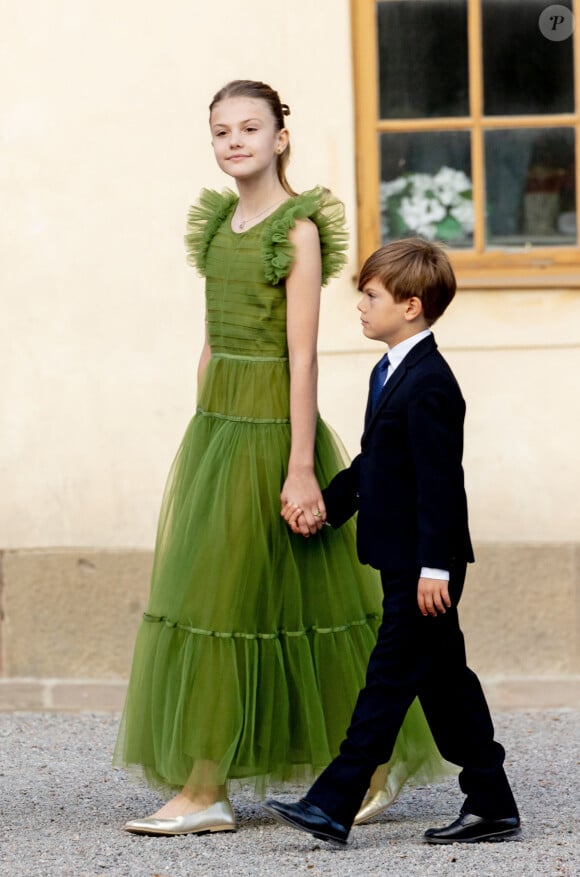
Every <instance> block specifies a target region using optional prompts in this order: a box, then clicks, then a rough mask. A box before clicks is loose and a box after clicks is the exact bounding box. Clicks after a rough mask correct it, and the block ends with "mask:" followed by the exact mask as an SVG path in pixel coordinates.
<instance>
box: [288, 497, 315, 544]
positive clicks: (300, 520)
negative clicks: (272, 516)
mask: <svg viewBox="0 0 580 877" xmlns="http://www.w3.org/2000/svg"><path fill="white" fill-rule="evenodd" d="M280 514H281V515H282V517H283V518H284V520H285V521H286V523H287V524H288V526H289V527H290V529H291V530H292V532H293V533H297V534H298V533H301V534H302V535H303V536H306V537H308V536H310V535H311V530H310V528H309V526H308V524H307V522H306V517H305V515H304V512H303V511H302V509H301V508H300V507H299V506H297V505H296V504H295V503H292V502H287V503H285V504H284V506H283V507H282V511H281V512H280ZM320 527H322V523H321V524H320ZM320 527H319V528H318V529H320Z"/></svg>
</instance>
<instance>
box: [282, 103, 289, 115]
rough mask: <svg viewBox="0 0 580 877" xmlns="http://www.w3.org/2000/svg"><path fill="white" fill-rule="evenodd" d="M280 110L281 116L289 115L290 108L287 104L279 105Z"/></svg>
mask: <svg viewBox="0 0 580 877" xmlns="http://www.w3.org/2000/svg"><path fill="white" fill-rule="evenodd" d="M280 109H281V110H282V115H283V116H289V115H290V107H289V106H288V104H280Z"/></svg>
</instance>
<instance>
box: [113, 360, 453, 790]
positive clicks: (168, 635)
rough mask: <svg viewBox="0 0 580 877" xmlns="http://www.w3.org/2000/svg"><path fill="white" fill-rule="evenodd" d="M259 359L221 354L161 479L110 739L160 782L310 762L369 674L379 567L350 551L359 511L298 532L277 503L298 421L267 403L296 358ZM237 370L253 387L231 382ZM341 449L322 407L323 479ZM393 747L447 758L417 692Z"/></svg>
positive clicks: (334, 736) (322, 757) (431, 768)
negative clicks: (127, 674) (149, 571)
mask: <svg viewBox="0 0 580 877" xmlns="http://www.w3.org/2000/svg"><path fill="white" fill-rule="evenodd" d="M263 365H264V367H266V366H268V371H264V374H263V380H262V381H260V380H258V381H256V380H255V375H254V378H253V380H252V381H251V382H250V383H248V381H247V380H245V377H244V374H243V370H244V368H245V367H248V368H249V367H252V368H253V369H254V371H255V370H256V368H257V369H258V371H259V368H260V364H259V363H258V364H256V363H252V364H250V363H245V362H243V361H235V357H234V358H232V359H231V360H229V359H228V358H227V357H225V358H223V359H220V358H216V359H215V360H212V362H211V363H210V367H209V374H208V377H207V378H206V382H205V385H204V393H203V394H202V396H201V398H200V409H199V410H198V412H197V413H196V415H195V417H194V418H193V420H192V421H191V423H190V424H189V427H188V429H187V431H186V434H185V437H184V439H183V442H182V444H181V447H180V449H179V451H178V453H177V457H176V459H175V462H174V464H173V467H172V471H171V473H170V477H169V480H168V484H167V488H166V493H165V497H164V500H163V506H162V510H161V516H160V522H159V530H158V537H157V546H156V552H155V561H154V569H153V576H152V587H151V596H150V601H149V605H148V607H147V612H146V614H145V616H144V619H143V621H142V624H141V627H140V629H139V632H138V636H137V642H136V645H135V652H134V659H133V668H132V673H131V680H130V685H129V690H128V695H127V701H126V705H125V710H124V714H123V718H122V723H121V729H120V733H119V739H118V743H117V749H116V754H115V761H116V763H118V764H124V765H127V766H129V767H131V768H133V769H135V770H137V771H139V772H141V773H142V774H144V776H145V777H146V779H147V780H148V782H149V783H150V784H151V785H153V786H160V787H169V788H180V787H182V786H184V785H188V786H189V787H190V788H191V789H192V790H193V791H196V790H198V789H200V788H204V787H207V786H210V785H214V784H218V785H219V784H221V783H224V782H226V781H227V780H231V779H238V780H242V781H247V782H250V783H252V784H253V785H254V787H255V788H256V790H257V792H258V793H263V791H264V789H265V787H266V785H267V784H269V783H272V782H277V781H285V780H290V779H294V780H295V779H301V778H305V779H306V778H310V777H312V776H313V775H315V774H316V773H318V772H319V771H320V770H321V769H322V768H323V767H324V766H325V765H326V764H328V763H329V761H330V760H331V759H332V757H333V756H334V755H335V754H336V753H337V751H338V747H339V745H340V742H341V741H342V739H343V738H344V734H345V731H346V728H347V727H348V723H349V719H350V716H351V713H352V710H353V707H354V704H355V701H356V697H357V694H358V692H359V690H360V688H361V687H362V686H363V684H364V678H365V670H366V665H367V662H368V657H369V655H370V652H371V650H372V648H373V645H374V641H375V638H376V632H377V629H378V625H379V621H380V613H381V589H380V581H379V578H378V575H377V574H376V572H375V571H374V570H371V569H370V568H368V567H362V566H361V565H360V564H359V562H358V560H357V556H356V546H355V528H354V523H353V522H349V523H348V524H346V525H345V526H344V527H342V528H341V529H340V530H337V531H334V530H332V529H331V528H330V527H324V528H323V530H322V531H321V533H320V534H319V535H317V536H316V537H311V538H308V539H304V538H303V537H301V536H296V535H293V534H292V533H291V532H290V531H289V530H288V528H287V526H286V524H285V523H284V522H283V520H282V519H281V517H280V491H281V488H282V485H283V482H284V478H285V467H286V465H287V461H288V456H289V452H290V425H289V423H288V420H287V418H284V417H279V418H276V417H271V416H270V417H267V416H265V415H266V413H268V412H270V413H271V412H272V411H274V412H276V411H277V410H281V411H283V410H284V408H285V406H287V399H284V398H283V397H284V394H285V392H286V390H285V386H286V385H287V374H286V375H284V374H281V375H280V376H279V380H277V379H276V370H277V368H279V367H281V368H282V372H284V370H285V369H287V365H286V364H285V363H284V364H283V363H282V362H281V361H280V363H278V362H276V363H271V362H269V363H268V362H267V360H264V362H263ZM246 377H247V376H246ZM260 384H263V386H262V388H261V389H260ZM216 386H220V387H221V392H220V393H219V394H218V396H217V397H212V393H213V392H214V390H215V388H216ZM244 386H246V387H248V386H252V387H253V388H254V389H253V391H252V393H253V394H254V395H255V398H253V399H252V400H248V398H247V394H246V396H245V398H243V399H241V398H238V395H239V392H240V390H239V388H240V387H244ZM228 393H229V398H224V394H225V396H227V395H228ZM272 394H274V396H276V394H278V395H280V398H279V399H278V400H277V403H278V404H274V401H273V398H271V397H272ZM248 410H251V412H252V416H251V417H248V416H247V414H244V413H240V412H244V411H246V412H247V411H248ZM224 411H227V412H228V413H227V414H224V413H223V412H224ZM262 415H263V416H262ZM343 465H344V460H343V457H342V452H341V451H340V450H339V446H338V443H337V441H336V440H335V438H334V436H333V435H332V434H331V432H330V430H329V428H328V427H327V426H326V425H325V424H324V423H323V422H322V421H319V422H318V427H317V438H316V460H315V466H316V474H317V477H318V479H319V482H320V484H322V485H324V484H326V483H328V481H329V480H330V479H331V478H332V476H333V475H334V474H335V472H336V471H338V469H339V468H341V467H342V466H343ZM394 756H395V757H396V758H398V759H399V760H404V761H405V763H406V764H407V766H408V772H409V773H410V774H413V773H415V774H416V773H417V772H418V771H420V775H421V777H422V778H428V777H430V776H433V775H435V774H436V773H440V772H443V770H444V768H443V765H442V762H441V759H440V756H439V754H438V752H437V749H436V747H435V744H434V742H433V740H432V737H431V734H430V732H429V730H428V728H427V726H426V723H425V719H424V717H423V714H422V711H421V709H420V707H419V706H418V704H415V705H414V706H413V707H412V709H411V710H410V711H409V714H408V716H407V719H406V721H405V725H404V727H403V729H402V731H401V734H400V735H399V740H398V741H397V746H396V749H395V753H394Z"/></svg>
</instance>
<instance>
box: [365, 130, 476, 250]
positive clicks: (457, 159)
mask: <svg viewBox="0 0 580 877" xmlns="http://www.w3.org/2000/svg"><path fill="white" fill-rule="evenodd" d="M380 153H381V191H380V209H381V226H382V229H381V236H382V240H383V243H384V242H386V241H389V240H393V239H395V238H400V237H404V236H406V235H410V234H419V235H421V236H422V237H425V238H427V239H428V240H439V241H446V242H448V243H449V244H451V245H452V246H453V247H470V246H471V245H472V233H473V201H472V186H471V158H470V139H469V133H468V132H467V131H428V132H424V131H421V132H415V133H413V134H381V135H380Z"/></svg>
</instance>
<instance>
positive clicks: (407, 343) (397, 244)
mask: <svg viewBox="0 0 580 877" xmlns="http://www.w3.org/2000/svg"><path fill="white" fill-rule="evenodd" d="M455 289H456V281H455V276H454V274H453V269H452V268H451V265H450V263H449V260H448V258H447V255H446V254H445V252H444V251H443V250H442V249H441V248H440V247H438V246H437V245H435V244H432V243H430V242H428V241H425V240H422V239H420V238H407V239H404V240H400V241H394V242H393V243H390V244H388V245H386V246H384V247H381V248H380V249H379V250H377V251H376V252H375V253H373V255H371V256H370V257H369V258H368V259H367V261H366V262H365V264H364V266H363V268H362V271H361V274H360V277H359V290H360V291H361V293H362V300H361V302H360V304H359V305H358V309H359V311H360V314H361V323H362V327H363V332H364V334H365V335H366V336H367V338H372V339H375V340H377V341H382V342H384V343H385V344H387V345H388V356H387V357H383V359H382V360H381V361H380V362H379V363H378V365H377V366H375V368H374V370H373V372H372V374H371V382H370V393H369V400H368V405H367V410H366V415H365V425H364V432H363V436H362V439H361V452H360V454H359V455H358V456H357V457H356V458H355V459H354V460H353V462H352V464H351V466H350V467H349V468H348V469H345V470H343V471H342V472H339V473H338V475H337V476H336V477H335V478H334V479H333V480H332V481H331V483H330V484H329V486H328V487H327V488H326V490H325V491H323V496H324V502H325V506H326V508H324V509H309V510H307V511H308V512H310V514H309V515H307V516H305V514H304V510H303V509H299V508H297V507H296V506H293V505H292V504H290V503H289V504H287V505H286V506H285V508H284V509H283V510H282V514H283V516H284V517H285V518H286V520H287V521H288V523H289V525H290V526H291V527H292V529H293V530H294V532H297V533H298V532H301V533H302V534H303V535H309V534H310V533H311V532H312V526H311V524H312V519H311V515H312V516H313V517H314V518H315V519H317V521H318V522H319V524H320V525H322V522H323V521H324V519H325V517H326V519H327V523H329V524H330V525H331V526H333V527H340V526H341V525H342V524H343V523H344V522H345V521H346V520H347V519H348V518H350V517H351V516H352V515H353V514H355V512H358V523H357V545H358V553H359V558H360V560H361V562H362V563H368V564H370V565H371V566H373V567H376V568H377V569H379V570H380V572H381V579H382V584H383V591H384V601H383V620H382V624H381V628H380V630H379V635H378V640H377V644H376V647H375V649H374V651H373V653H372V655H371V658H370V662H369V667H368V671H367V678H366V684H365V687H364V688H363V690H362V691H361V692H360V695H359V698H358V701H357V704H356V707H355V710H354V713H353V716H352V719H351V725H350V727H349V729H348V731H347V735H346V739H345V740H344V742H343V743H342V745H341V747H340V753H339V755H338V756H337V757H336V758H335V759H334V761H333V762H332V763H331V764H330V765H329V766H328V767H327V768H326V770H325V771H324V772H323V773H322V774H321V775H320V777H319V778H318V779H317V780H316V782H315V783H314V785H313V786H312V787H311V788H310V790H309V791H308V793H307V794H306V796H305V797H304V798H303V799H301V800H300V801H298V802H297V803H295V804H284V803H282V802H279V801H275V800H271V801H268V802H267V803H266V805H265V806H266V808H267V809H268V811H269V812H270V813H271V814H272V815H273V816H274V817H275V818H277V819H278V820H279V821H282V822H284V823H285V824H287V825H291V826H292V827H294V828H298V829H301V830H303V831H307V832H309V833H311V834H313V835H314V836H315V837H317V838H321V839H323V840H329V841H333V842H337V843H340V844H344V843H346V839H347V836H348V833H349V830H350V828H351V826H352V823H353V820H354V818H355V815H356V813H357V811H358V809H359V807H360V805H361V802H362V800H363V798H364V796H365V792H366V791H367V789H368V787H369V782H370V779H371V776H372V774H373V772H374V771H375V769H376V767H377V766H378V765H380V764H384V763H385V762H387V761H388V760H389V757H390V755H391V751H392V749H393V745H394V742H395V739H396V736H397V733H398V731H399V728H400V727H401V724H402V722H403V719H404V717H405V714H406V712H407V709H408V708H409V706H410V704H411V702H412V701H413V699H414V698H415V697H416V696H417V697H418V698H419V700H420V702H421V705H422V707H423V710H424V712H425V716H426V717H427V721H428V722H429V725H430V727H431V731H432V732H433V736H434V738H435V741H436V743H437V745H438V747H439V749H440V751H441V754H442V755H443V757H444V758H446V759H448V760H449V761H451V762H454V763H455V764H457V765H460V766H461V768H462V770H461V773H460V775H459V783H460V786H461V789H462V791H463V792H464V794H465V796H466V798H465V801H464V803H463V806H462V808H461V811H460V814H459V818H458V819H456V820H455V821H454V822H453V823H451V824H450V825H448V826H445V827H444V828H432V829H429V830H428V831H427V832H426V833H425V840H426V841H428V842H429V843H454V842H474V841H481V840H488V839H502V838H505V837H509V836H513V835H515V834H517V833H518V832H519V826H520V820H519V815H518V810H517V806H516V803H515V800H514V797H513V795H512V791H511V789H510V786H509V783H508V780H507V777H506V775H505V772H504V769H503V762H504V757H505V753H504V750H503V748H502V747H501V746H500V744H499V743H497V742H496V741H495V740H494V736H493V725H492V721H491V716H490V713H489V709H488V706H487V703H486V701H485V697H484V695H483V692H482V690H481V686H480V683H479V680H478V679H477V677H476V675H475V674H474V673H473V672H472V671H471V670H470V669H469V668H468V667H467V664H466V657H465V647H464V642H463V635H462V633H461V630H460V627H459V620H458V615H457V604H458V602H459V598H460V596H461V592H462V589H463V583H464V579H465V572H466V566H467V563H470V562H472V561H473V559H474V558H473V552H472V547H471V541H470V536H469V528H468V521H467V501H466V496H465V489H464V477H463V468H462V455H463V421H464V416H465V402H464V400H463V398H462V395H461V391H460V389H459V386H458V384H457V381H456V380H455V377H454V376H453V373H452V372H451V369H450V368H449V366H448V365H447V363H446V361H445V360H444V359H443V357H442V356H441V354H440V353H439V352H438V350H437V345H436V344H435V340H434V338H433V335H432V333H431V329H430V327H431V326H432V324H433V323H434V322H435V320H436V319H437V318H438V317H440V316H441V314H442V313H443V312H444V311H445V309H446V308H447V305H448V304H449V302H450V301H451V300H452V299H453V296H454V295H455ZM307 519H308V520H307ZM312 587H316V582H312Z"/></svg>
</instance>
